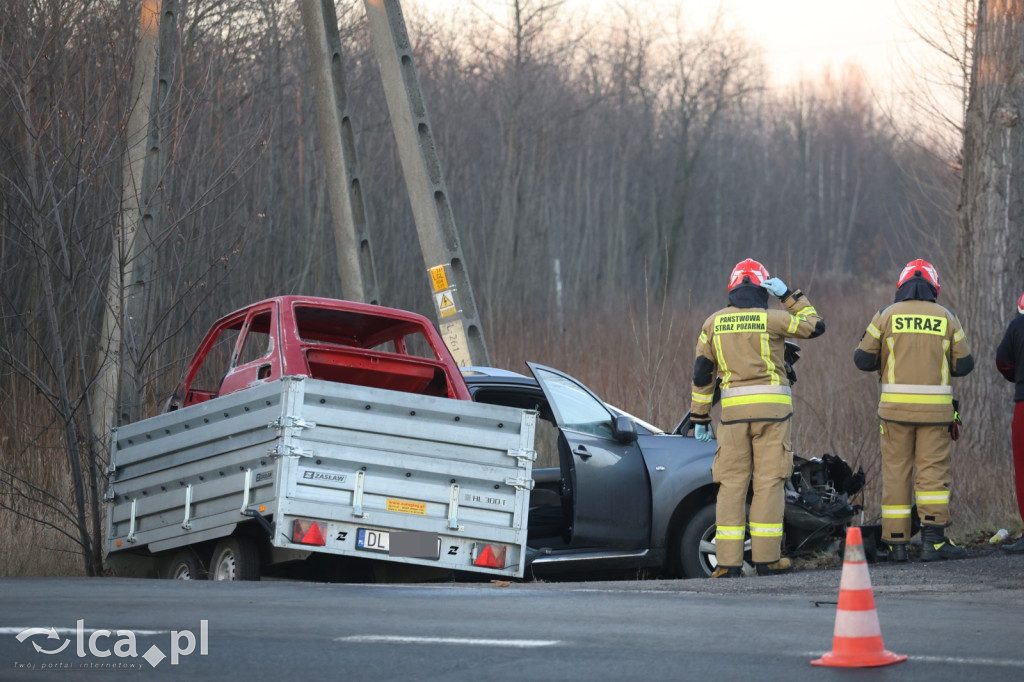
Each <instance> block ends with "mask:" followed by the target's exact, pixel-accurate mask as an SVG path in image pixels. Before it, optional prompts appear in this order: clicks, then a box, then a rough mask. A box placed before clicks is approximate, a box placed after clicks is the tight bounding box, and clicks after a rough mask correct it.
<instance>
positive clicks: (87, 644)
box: [14, 619, 210, 670]
mask: <svg viewBox="0 0 1024 682" xmlns="http://www.w3.org/2000/svg"><path fill="white" fill-rule="evenodd" d="M62 630H63V628H62ZM86 632H88V633H89V634H88V636H86ZM166 632H167V631H150V630H147V631H139V633H136V631H134V630H116V631H110V630H105V629H97V630H88V631H87V630H86V627H85V620H84V619H83V620H79V621H77V622H76V627H75V637H74V640H72V639H70V638H69V639H64V638H63V637H61V635H60V634H59V633H58V632H57V628H54V627H49V628H25V629H24V630H22V631H21V632H19V633H18V634H17V636H16V638H17V640H18V641H19V642H25V641H30V642H31V643H32V648H33V649H34V650H35V651H36V653H39V654H44V655H47V656H53V655H56V654H59V653H61V652H63V651H64V650H65V649H67V648H68V647H69V646H70V645H71V642H72V641H74V642H75V653H76V654H77V655H78V658H85V657H86V656H94V657H96V658H100V659H107V658H110V657H111V656H115V657H116V658H120V659H125V658H127V659H135V658H139V653H138V645H137V642H136V639H135V638H136V634H140V635H144V636H147V635H158V634H166ZM69 634H70V633H69ZM209 634H210V632H209V621H207V620H201V621H199V655H200V656H206V655H207V654H208V652H209ZM44 635H45V637H44ZM170 635H171V637H170V644H169V651H170V656H171V665H178V659H179V658H181V657H182V656H188V655H190V654H192V653H193V652H195V650H196V636H195V635H194V634H193V633H192V631H191V630H171V631H170ZM115 637H116V641H113V646H111V641H112V640H113V639H114V638H115ZM54 640H57V641H54ZM141 658H143V659H145V661H146V662H147V663H149V664H150V665H151V666H152V667H154V668H155V667H157V666H158V665H160V663H161V662H163V660H164V659H165V658H167V654H165V653H164V652H163V651H162V650H161V649H160V647H158V646H157V645H155V644H154V645H152V646H150V647H149V649H147V650H146V653H144V654H142V656H141ZM14 667H15V668H25V669H28V670H31V669H35V668H42V667H48V668H53V667H81V668H110V669H113V668H128V667H134V666H132V665H131V663H129V662H128V661H124V662H119V661H103V662H102V663H95V662H80V663H79V664H78V665H73V664H70V663H66V662H65V663H61V664H59V665H58V664H56V663H50V662H45V663H42V664H36V663H19V662H17V661H15V663H14Z"/></svg>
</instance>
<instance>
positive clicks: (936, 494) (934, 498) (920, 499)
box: [916, 490, 949, 504]
mask: <svg viewBox="0 0 1024 682" xmlns="http://www.w3.org/2000/svg"><path fill="white" fill-rule="evenodd" d="M916 498H917V503H918V504H949V491H948V490H919V491H917V495H916Z"/></svg>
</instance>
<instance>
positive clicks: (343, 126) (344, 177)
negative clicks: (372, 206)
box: [299, 0, 380, 304]
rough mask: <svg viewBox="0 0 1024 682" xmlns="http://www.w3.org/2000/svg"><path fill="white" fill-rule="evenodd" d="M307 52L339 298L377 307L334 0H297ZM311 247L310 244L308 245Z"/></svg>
mask: <svg viewBox="0 0 1024 682" xmlns="http://www.w3.org/2000/svg"><path fill="white" fill-rule="evenodd" d="M299 6H300V10H301V12H302V24H303V27H304V32H305V36H306V50H307V52H308V53H309V61H310V65H311V67H312V72H313V92H314V96H315V105H316V114H317V123H318V127H319V130H320V145H321V148H322V149H323V162H324V166H325V168H326V170H327V183H328V195H329V197H330V201H331V214H332V216H333V221H334V247H335V249H336V252H337V257H338V274H339V276H340V278H341V291H342V295H343V296H344V297H345V298H347V299H349V300H352V301H359V302H362V303H373V304H379V303H380V288H379V287H378V285H377V272H376V269H375V267H374V263H373V252H372V249H371V248H370V234H369V230H368V229H367V225H366V207H365V205H364V204H363V191H362V184H361V182H360V179H359V162H358V159H357V157H356V143H355V134H354V132H353V131H352V119H351V117H350V116H349V113H348V95H347V93H346V91H345V74H344V66H343V62H342V54H341V35H340V34H339V33H338V17H337V14H336V12H335V9H334V2H333V0H299ZM311 248H312V245H311Z"/></svg>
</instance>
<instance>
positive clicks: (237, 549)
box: [210, 538, 260, 580]
mask: <svg viewBox="0 0 1024 682" xmlns="http://www.w3.org/2000/svg"><path fill="white" fill-rule="evenodd" d="M259 579H260V553H259V550H258V549H257V547H256V544H255V543H254V542H253V541H252V540H249V539H248V538H224V539H223V540H221V541H220V542H218V543H217V546H216V547H215V548H214V550H213V559H212V560H211V561H210V580H259Z"/></svg>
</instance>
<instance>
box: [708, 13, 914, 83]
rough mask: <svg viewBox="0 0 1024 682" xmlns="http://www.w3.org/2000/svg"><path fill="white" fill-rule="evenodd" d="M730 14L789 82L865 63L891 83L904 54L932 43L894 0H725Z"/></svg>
mask: <svg viewBox="0 0 1024 682" xmlns="http://www.w3.org/2000/svg"><path fill="white" fill-rule="evenodd" d="M722 4H723V7H724V8H725V10H726V12H727V14H728V15H729V16H730V17H731V18H732V19H733V20H734V21H736V22H737V23H738V24H739V25H741V26H743V28H744V29H745V30H746V31H747V32H748V33H749V34H750V36H751V37H752V38H753V39H754V40H756V41H757V42H758V43H760V44H761V45H762V46H763V47H764V50H765V57H766V61H767V63H768V66H769V68H770V69H771V71H772V76H773V78H774V80H775V82H777V83H783V84H788V83H792V82H794V81H796V80H798V79H799V78H800V77H801V76H808V77H811V78H816V77H817V76H818V75H820V73H821V72H822V70H824V69H826V68H828V67H832V68H833V69H834V70H835V69H839V68H841V67H842V66H843V65H844V64H846V63H856V64H858V65H860V66H861V67H862V68H863V69H864V70H865V72H866V73H867V74H868V75H869V77H870V78H871V80H872V81H876V82H878V83H879V85H880V86H883V87H886V88H889V89H891V87H892V80H893V79H892V75H893V71H894V67H900V66H901V65H900V64H899V63H898V62H900V59H901V57H900V55H901V54H914V53H917V52H918V51H920V50H924V49H926V46H925V45H924V43H923V42H922V41H921V40H920V39H919V38H918V37H917V36H915V35H914V33H913V31H912V29H911V28H910V27H909V26H908V25H907V19H906V18H905V17H904V15H903V13H901V8H903V11H907V10H908V6H907V3H898V2H895V1H894V0H852V1H851V0H723V3H722Z"/></svg>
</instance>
